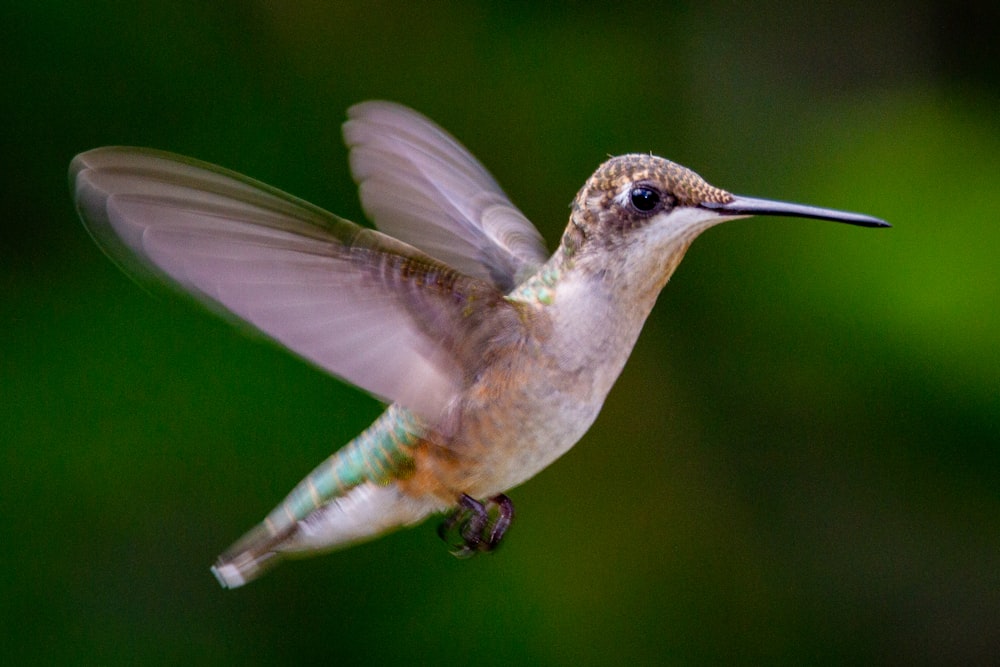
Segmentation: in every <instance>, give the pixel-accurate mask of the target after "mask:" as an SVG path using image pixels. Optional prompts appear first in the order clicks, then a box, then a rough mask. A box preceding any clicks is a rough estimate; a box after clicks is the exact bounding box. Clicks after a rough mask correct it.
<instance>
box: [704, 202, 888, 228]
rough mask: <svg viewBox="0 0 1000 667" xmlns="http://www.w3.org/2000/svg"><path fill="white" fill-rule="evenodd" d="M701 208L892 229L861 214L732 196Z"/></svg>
mask: <svg viewBox="0 0 1000 667" xmlns="http://www.w3.org/2000/svg"><path fill="white" fill-rule="evenodd" d="M701 207H702V208H707V209H709V210H711V211H718V212H719V213H721V214H723V215H782V216H788V217H791V218H815V219H817V220H832V221H834V222H843V223H847V224H848V225H858V226H860V227H892V225H890V224H889V223H888V222H886V221H885V220H880V219H879V218H873V217H872V216H870V215H862V214H861V213H850V212H848V211H837V210H835V209H832V208H819V207H818V206H806V205H805V204H790V203H788V202H781V201H771V200H769V199H754V198H753V197H739V196H736V195H733V198H732V200H731V201H729V202H726V203H724V204H723V203H717V202H704V203H703V204H702V205H701Z"/></svg>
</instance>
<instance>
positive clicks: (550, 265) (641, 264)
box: [69, 102, 889, 588]
mask: <svg viewBox="0 0 1000 667" xmlns="http://www.w3.org/2000/svg"><path fill="white" fill-rule="evenodd" d="M344 137H345V139H346V142H347V145H348V146H349V147H350V164H351V170H352V173H353V175H354V178H355V179H356V180H357V182H358V184H359V188H360V194H361V202H362V205H363V208H364V210H365V212H366V214H367V215H368V216H369V217H370V218H371V219H372V221H373V222H374V224H375V226H376V227H377V228H378V231H375V230H373V229H367V228H364V227H360V226H358V225H356V224H354V223H352V222H349V221H347V220H344V219H342V218H339V217H337V216H335V215H333V214H331V213H328V212H326V211H324V210H322V209H320V208H317V207H315V206H313V205H311V204H308V203H306V202H304V201H301V200H299V199H296V198H295V197H292V196H291V195H288V194H286V193H284V192H281V191H279V190H276V189H274V188H271V187H269V186H267V185H264V184H262V183H259V182H257V181H254V180H252V179H250V178H247V177H246V176H242V175H240V174H237V173H234V172H231V171H228V170H226V169H223V168H220V167H216V166H213V165H210V164H206V163H203V162H199V161H196V160H192V159H189V158H185V157H181V156H178V155H172V154H169V153H164V152H159V151H154V150H149V149H143V148H121V147H107V148H98V149H96V150H92V151H88V152H86V153H82V154H80V155H78V156H77V157H76V158H75V159H74V160H73V161H72V164H71V165H70V171H69V173H70V182H71V188H72V193H73V197H74V199H75V202H76V207H77V210H78V211H79V214H80V217H81V218H82V219H83V222H84V225H85V226H86V227H87V229H88V230H89V232H90V234H91V235H92V236H93V237H94V239H95V240H96V241H97V243H98V245H100V246H101V248H102V249H103V250H104V251H105V252H106V253H107V254H108V256H109V257H110V258H111V259H112V260H113V261H115V262H116V263H117V264H118V265H119V266H121V267H122V268H123V269H125V271H126V272H127V273H129V274H131V275H132V276H133V277H136V278H138V279H140V280H141V281H150V280H151V281H153V282H158V283H167V284H168V285H171V286H174V287H177V288H180V289H181V290H182V291H184V292H187V293H189V294H191V295H193V296H194V297H195V298H196V299H197V300H198V301H200V302H201V303H203V304H204V305H206V306H208V307H209V308H210V309H212V310H213V311H216V312H219V313H222V314H224V315H227V316H228V317H230V318H231V319H234V320H236V321H238V322H240V323H242V324H244V325H249V327H250V328H252V329H253V330H256V331H257V332H259V333H262V334H264V335H265V336H266V337H268V338H271V339H273V340H274V341H276V342H277V343H279V344H280V345H282V346H284V347H285V348H287V349H288V350H290V351H291V352H293V353H295V354H297V355H298V356H300V357H302V358H303V359H305V360H306V361H309V362H311V363H312V364H314V365H315V366H318V367H319V368H321V369H323V370H325V371H327V372H328V373H331V374H333V375H335V376H337V377H340V378H342V379H343V380H345V381H347V382H350V383H353V384H355V385H357V386H358V387H360V388H362V389H364V390H366V391H368V392H369V393H371V394H372V395H374V396H375V397H376V398H378V399H379V400H382V401H384V402H385V403H387V404H388V407H387V408H386V410H385V412H384V413H383V414H382V415H381V416H380V417H379V418H378V419H376V420H375V422H374V423H373V424H372V425H371V426H370V427H369V428H368V429H367V430H365V431H364V432H363V433H361V434H360V435H358V436H357V437H356V438H355V439H354V440H352V441H351V442H349V443H347V444H346V445H345V446H344V447H342V448H341V449H340V450H339V451H337V452H336V453H334V454H333V455H332V456H330V457H329V458H328V459H326V460H325V461H323V462H322V463H321V464H320V465H319V466H318V467H317V468H316V469H315V470H314V471H313V472H311V473H310V474H309V475H308V476H307V477H306V478H305V479H304V480H302V482H300V483H299V484H298V486H296V487H295V488H294V489H293V490H292V491H291V493H290V494H289V495H288V497H287V498H285V500H284V501H282V502H281V503H280V504H279V505H278V506H277V507H276V508H275V509H274V510H273V511H272V512H271V513H270V514H268V515H267V517H266V518H265V519H264V520H263V522H261V523H260V524H259V525H258V526H256V527H255V528H253V529H252V530H251V531H250V532H249V533H247V534H246V535H245V536H244V537H243V538H241V539H240V540H239V541H237V542H236V543H235V544H234V545H233V546H232V547H230V548H229V549H228V550H227V551H226V552H225V553H224V554H223V555H222V556H220V557H219V559H218V561H217V562H216V563H215V565H214V566H213V567H212V571H213V572H214V574H215V576H216V577H217V578H218V580H219V582H220V583H221V584H222V585H223V586H225V587H230V588H233V587H237V586H241V585H243V584H245V583H247V582H249V581H251V580H252V579H255V578H256V577H258V576H260V575H261V574H262V573H263V572H265V571H266V570H267V569H268V568H270V567H271V566H273V565H274V564H275V563H277V562H279V561H280V560H281V558H282V556H284V555H287V554H295V553H299V554H302V553H308V552H319V551H326V550H330V549H335V548H338V547H343V546H345V545H348V544H352V543H356V542H359V541H362V540H367V539H370V538H373V537H375V536H377V535H380V534H383V533H386V532H387V531H391V530H393V529H396V528H399V527H401V526H407V525H411V524H415V523H417V522H420V521H423V520H424V519H426V518H427V517H428V516H430V515H432V514H436V513H440V512H451V514H450V516H449V517H448V518H447V519H445V521H444V523H443V524H442V525H441V531H440V532H441V534H442V537H444V538H445V539H446V540H448V541H450V542H452V543H453V546H454V547H455V552H456V553H457V554H459V555H471V554H474V553H478V552H481V551H489V550H492V549H493V548H495V547H496V546H497V544H498V543H499V542H500V540H501V538H502V537H503V536H504V533H505V531H506V530H507V528H508V527H509V526H510V524H511V521H512V519H513V514H514V510H513V505H512V503H511V501H510V499H509V498H508V497H507V496H506V495H505V494H506V492H507V491H508V490H510V489H511V488H513V487H515V486H517V485H519V484H521V483H522V482H524V481H526V480H528V479H530V478H531V477H532V476H534V475H535V474H536V473H538V472H539V471H540V470H542V469H543V468H545V467H546V466H548V465H549V464H550V463H552V462H553V461H554V460H556V459H557V458H559V456H561V455H562V454H564V453H565V452H566V451H567V450H568V449H569V448H570V447H572V446H573V445H574V444H575V443H576V442H577V441H578V440H579V439H580V438H581V437H582V436H583V434H584V433H586V432H587V429H588V428H589V427H590V425H591V424H592V423H593V422H594V419H595V418H596V417H597V414H598V412H600V409H601V406H602V404H603V403H604V399H605V397H606V396H607V395H608V392H609V391H610V390H611V387H612V385H613V384H614V383H615V380H616V379H617V378H618V375H619V374H620V373H621V370H622V368H623V366H624V365H625V362H626V360H627V359H628V357H629V355H630V354H631V351H632V348H633V345H634V344H635V342H636V339H637V338H638V336H639V331H640V330H641V329H642V325H643V323H644V322H645V320H646V317H647V316H648V315H649V312H650V310H651V309H652V308H653V304H654V303H655V301H656V298H657V296H658V295H659V293H660V290H661V289H662V288H663V286H664V285H665V284H666V282H667V280H668V279H669V278H670V276H671V274H672V273H673V272H674V270H675V269H676V268H677V265H678V264H679V263H680V261H681V259H682V258H683V257H684V253H685V252H686V251H687V249H688V247H689V246H690V245H691V242H692V241H694V239H695V238H696V237H697V236H698V235H699V234H701V233H702V232H703V231H705V230H706V229H708V228H709V227H713V226H715V225H717V224H719V223H721V222H726V221H728V220H735V219H738V218H745V217H748V216H751V215H779V216H794V217H800V218H818V219H821V220H832V221H835V222H844V223H848V224H853V225H860V226H864V227H888V226H889V225H888V224H887V223H886V222H884V221H882V220H879V219H877V218H873V217H870V216H867V215H861V214H857V213H847V212H842V211H836V210H831V209H825V208H816V207H812V206H803V205H799V204H789V203H782V202H775V201H769V200H764V199H753V198H749V197H742V196H737V195H732V194H730V193H728V192H726V191H725V190H721V189H719V188H716V187H713V186H711V185H709V184H708V183H707V182H705V181H704V180H703V179H702V178H701V177H700V176H698V175H697V174H696V173H695V172H693V171H691V170H690V169H687V168H685V167H682V166H680V165H678V164H675V163H673V162H670V161H668V160H665V159H663V158H660V157H656V156H654V155H647V154H629V155H621V156H618V157H613V158H611V159H609V160H607V161H606V162H604V163H603V164H602V165H601V166H599V167H598V168H597V171H596V172H594V174H593V175H592V176H591V177H590V178H589V179H588V180H587V182H586V183H585V184H584V185H583V188H582V189H581V190H580V191H579V193H578V194H577V195H576V198H575V199H574V200H573V203H572V205H571V212H570V217H569V225H568V226H567V227H566V231H565V232H564V233H563V236H562V240H561V242H560V244H559V247H558V248H557V249H556V251H555V253H554V254H552V255H551V256H549V254H548V252H547V251H546V249H545V245H544V243H543V241H542V238H541V235H540V234H539V233H538V231H537V230H536V229H535V228H534V226H533V225H532V224H531V223H530V222H529V221H528V220H527V218H525V216H524V215H523V214H522V213H521V212H520V211H519V210H518V209H517V208H516V207H515V206H514V205H513V204H512V203H511V202H510V200H509V199H508V198H507V196H506V195H505V194H504V193H503V191H502V190H501V189H500V187H499V185H497V183H496V181H495V180H494V179H493V178H492V177H491V176H490V174H489V173H488V172H487V171H486V169H485V168H484V167H483V166H482V165H481V164H480V163H479V162H478V161H477V160H476V159H475V158H474V157H473V156H472V155H471V154H470V153H469V152H468V151H467V150H466V149H465V148H464V147H463V146H462V145H461V144H459V143H458V141H456V140H455V139H454V138H453V137H451V136H450V135H449V134H448V133H447V132H445V131H444V130H442V129H441V128H440V127H438V126H437V125H435V124H434V123H432V122H431V121H430V120H428V119H427V118H425V117H423V116H421V115H419V114H417V113H416V112H414V111H411V110H409V109H407V108H405V107H402V106H399V105H396V104H392V103H388V102H365V103H362V104H358V105H356V106H354V107H352V108H351V109H350V110H349V111H348V120H347V122H346V123H345V125H344Z"/></svg>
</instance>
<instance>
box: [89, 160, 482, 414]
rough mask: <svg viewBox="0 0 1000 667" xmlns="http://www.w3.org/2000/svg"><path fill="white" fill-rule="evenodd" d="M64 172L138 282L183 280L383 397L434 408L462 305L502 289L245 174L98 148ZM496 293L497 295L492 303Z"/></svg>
mask: <svg viewBox="0 0 1000 667" xmlns="http://www.w3.org/2000/svg"><path fill="white" fill-rule="evenodd" d="M70 181H71V185H72V188H73V194H74V197H75V200H76V206H77V209H78V211H79V213H80V216H81V218H82V219H83V222H84V225H85V226H86V227H87V229H88V230H89V231H90V233H91V234H92V235H93V236H94V238H95V239H96V240H97V242H98V244H99V245H100V246H101V247H102V248H103V249H104V250H105V252H106V253H107V254H108V255H109V256H110V257H111V258H112V259H113V260H114V261H115V262H116V263H118V264H119V265H121V266H122V267H123V268H125V269H126V271H127V272H129V273H131V274H132V275H133V276H135V277H138V278H140V279H147V280H148V279H150V278H152V279H154V280H157V281H164V282H166V283H167V284H171V285H174V286H177V287H180V288H181V289H183V290H184V291H185V292H188V293H190V294H192V295H193V296H195V297H196V298H197V299H198V300H199V301H201V302H202V303H203V304H205V305H207V306H208V307H210V308H212V309H213V310H216V311H220V312H223V313H224V314H225V313H226V311H228V313H230V314H232V315H234V316H235V317H236V318H238V319H239V320H241V321H243V322H245V323H248V324H250V325H251V326H252V327H253V328H255V329H257V330H258V331H260V332H262V333H263V334H265V335H266V336H268V337H269V338H272V339H273V340H275V341H277V342H278V343H280V344H282V345H284V346H285V347H287V348H288V349H289V350H291V351H293V352H295V353H296V354H298V355H300V356H302V357H304V358H305V359H307V360H308V361H310V362H312V363H314V364H316V365H317V366H319V367H321V368H323V369H326V370H327V371H329V372H331V373H333V374H335V375H338V376H340V377H342V378H344V379H346V380H348V381H350V382H352V383H354V384H356V385H358V386H359V387H361V388H363V389H366V390H367V391H369V392H371V393H372V394H374V395H376V396H377V397H379V398H381V399H383V400H386V401H398V402H399V403H401V404H402V405H404V406H406V407H408V408H410V409H412V410H414V411H416V412H417V413H419V414H421V415H423V416H425V417H429V418H433V417H436V416H437V415H438V414H439V412H440V411H441V409H442V408H443V407H444V405H445V404H446V403H447V402H448V400H449V399H450V398H451V397H452V396H453V395H454V393H455V392H456V391H457V388H458V387H459V385H460V383H461V381H462V374H461V368H460V362H459V360H458V357H457V356H456V350H457V349H458V345H459V343H460V337H461V335H462V333H463V330H464V328H467V327H469V326H472V319H474V318H470V317H469V316H468V311H466V312H465V313H463V309H466V308H468V307H469V303H470V302H471V301H473V300H475V302H476V303H477V304H488V303H491V302H496V301H497V300H499V299H500V298H501V297H500V295H499V293H497V292H496V290H494V289H493V288H492V287H491V286H490V285H488V284H486V283H483V282H482V281H479V280H475V279H472V278H468V277H467V276H463V275H461V274H458V273H456V272H455V271H453V270H452V269H450V268H448V267H446V266H444V265H442V264H440V263H439V262H436V261H435V260H433V259H431V258H430V257H428V256H426V255H424V254H423V253H421V252H420V251H418V250H416V249H414V248H412V247H410V246H408V245H406V244H404V243H400V242H398V241H395V240H394V239H391V238H388V237H386V236H385V235H383V234H380V233H378V232H376V231H374V230H370V229H364V228H362V227H359V226H357V225H355V224H353V223H351V222H348V221H346V220H342V219H341V218H338V217H336V216H334V215H332V214H330V213H327V212H325V211H323V210H322V209H319V208H317V207H315V206H312V205H310V204H308V203H306V202H303V201H300V200H298V199H296V198H294V197H291V196H290V195H287V194H285V193H283V192H280V191H278V190H275V189H273V188H270V187H268V186H266V185H264V184H262V183H258V182H256V181H254V180H252V179H249V178H246V177H244V176H241V175H239V174H236V173H233V172H230V171H227V170H224V169H221V168H219V167H215V166H212V165H209V164H205V163H201V162H198V161H195V160H190V159H187V158H183V157H180V156H176V155H171V154H168V153H162V152H157V151H151V150H146V149H135V148H113V147H112V148H99V149H97V150H93V151H90V152H87V153H83V154H81V155H78V156H77V157H76V158H75V159H74V160H73V162H72V164H71V165H70ZM491 299H492V301H491Z"/></svg>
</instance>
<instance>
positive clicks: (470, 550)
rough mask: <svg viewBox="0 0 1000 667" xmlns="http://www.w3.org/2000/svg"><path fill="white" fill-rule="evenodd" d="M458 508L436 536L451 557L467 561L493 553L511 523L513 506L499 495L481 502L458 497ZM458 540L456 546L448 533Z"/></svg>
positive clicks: (441, 526) (468, 497) (504, 497)
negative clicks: (449, 552)
mask: <svg viewBox="0 0 1000 667" xmlns="http://www.w3.org/2000/svg"><path fill="white" fill-rule="evenodd" d="M458 504H459V507H458V509H456V510H455V511H454V512H453V513H452V514H451V516H449V517H448V518H447V519H445V520H444V521H443V522H442V523H441V525H440V526H438V535H439V536H440V537H441V539H442V540H444V541H445V542H447V543H448V544H449V545H451V546H452V554H454V555H455V556H458V557H459V558H469V557H470V556H475V555H476V554H477V553H480V552H483V551H493V550H494V549H496V548H497V546H498V545H499V544H500V540H501V539H503V536H504V534H505V533H506V532H507V529H508V528H510V524H511V522H512V521H513V520H514V503H512V502H511V500H510V498H508V497H507V496H505V495H503V494H500V495H498V496H493V497H492V498H490V499H489V500H487V501H486V502H485V503H482V502H479V501H478V500H476V499H475V498H472V497H471V496H467V495H466V494H464V493H463V494H462V496H461V497H460V498H459V501H458ZM453 532H455V533H457V537H459V538H460V540H461V541H459V542H458V543H456V542H455V541H454V540H453V539H452V533H453Z"/></svg>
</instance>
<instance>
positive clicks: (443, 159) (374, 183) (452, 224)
mask: <svg viewBox="0 0 1000 667" xmlns="http://www.w3.org/2000/svg"><path fill="white" fill-rule="evenodd" d="M347 116H348V121H347V122H346V123H345V124H344V139H345V141H346V142H347V145H348V146H349V147H350V148H351V171H352V172H353V174H354V179H355V180H356V181H357V182H358V185H359V188H360V191H361V203H362V206H363V207H364V209H365V212H366V213H367V214H368V216H369V217H370V218H371V220H372V221H373V222H374V223H375V226H376V227H378V228H379V229H380V230H382V231H383V232H385V233H386V234H388V235H390V236H393V237H395V238H398V239H400V240H403V241H405V242H407V243H410V244H412V245H414V246H416V247H418V248H420V249H421V250H423V251H424V252H426V253H427V254H428V255H431V256H432V257H434V258H436V259H438V260H440V261H442V262H444V263H445V264H448V265H449V266H453V267H455V268H456V269H458V270H459V271H461V272H462V273H465V274H466V275H470V276H475V277H477V278H481V279H483V280H487V281H489V282H491V283H493V284H494V285H495V286H496V287H497V288H498V289H499V290H500V291H501V292H504V293H507V292H509V291H511V290H512V289H513V288H514V287H515V286H516V285H518V284H520V283H521V282H522V281H523V280H524V279H525V278H527V277H528V276H530V275H531V274H532V273H534V272H535V270H536V269H537V268H538V267H539V266H541V265H542V264H544V263H545V261H546V260H547V259H548V253H547V252H546V250H545V244H544V242H543V241H542V237H541V235H540V234H539V233H538V230H537V229H535V227H534V226H533V225H532V224H531V222H529V221H528V219H527V218H525V217H524V214H523V213H521V212H520V211H519V210H518V209H517V208H516V207H515V206H514V205H513V204H512V203H511V202H510V200H509V199H508V198H507V195H505V194H504V193H503V191H502V190H501V189H500V186H499V185H497V182H496V181H495V180H493V177H492V176H490V174H489V172H487V171H486V169H485V168H484V167H483V166H482V165H481V164H480V163H479V162H478V161H477V160H476V158H474V157H473V156H472V155H471V154H470V153H469V151H468V150H466V149H465V148H464V147H463V146H462V145H461V144H460V143H458V141H456V140H455V139H454V138H453V137H452V136H451V135H449V134H448V133H447V132H445V131H444V130H443V129H441V128H440V127H438V126H437V125H435V124H434V123H432V122H431V121H430V120H428V119H427V118H425V117H423V116H421V115H420V114H418V113H416V112H415V111H412V110H410V109H407V108H406V107H403V106H400V105H398V104H392V103H390V102H363V103H361V104H358V105H355V106H353V107H351V108H350V109H348V111H347Z"/></svg>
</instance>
